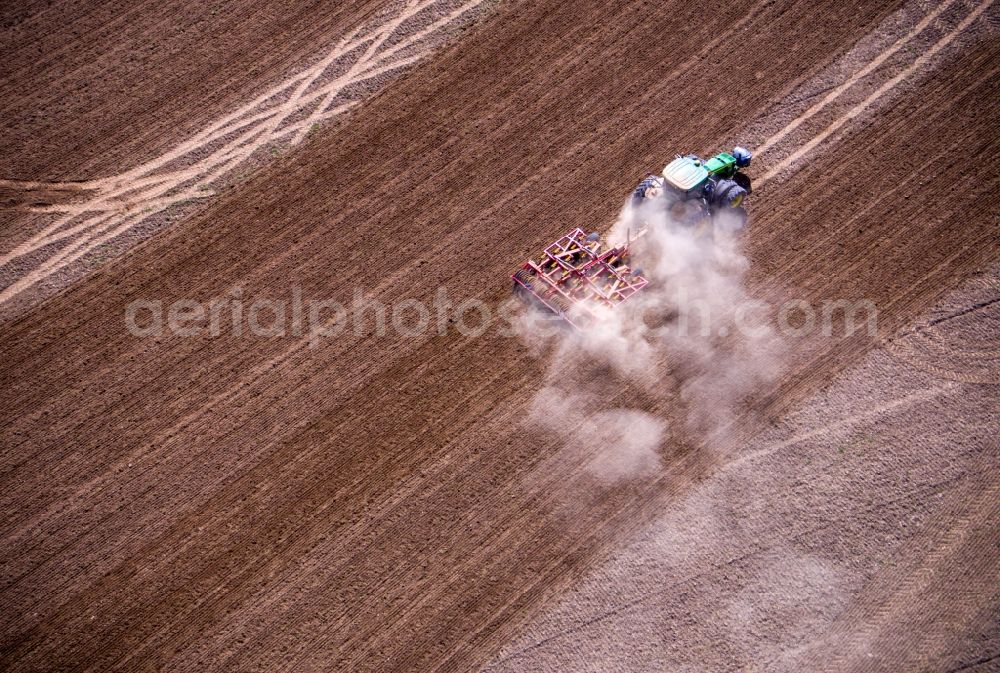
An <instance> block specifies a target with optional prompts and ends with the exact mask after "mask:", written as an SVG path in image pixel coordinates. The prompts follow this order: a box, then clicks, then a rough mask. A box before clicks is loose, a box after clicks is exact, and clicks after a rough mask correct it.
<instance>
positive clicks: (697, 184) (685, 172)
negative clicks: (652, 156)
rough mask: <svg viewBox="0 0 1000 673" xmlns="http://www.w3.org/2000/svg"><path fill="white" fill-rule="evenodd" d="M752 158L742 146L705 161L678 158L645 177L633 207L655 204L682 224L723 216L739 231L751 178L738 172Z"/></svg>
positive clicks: (695, 158) (743, 222) (692, 223)
mask: <svg viewBox="0 0 1000 673" xmlns="http://www.w3.org/2000/svg"><path fill="white" fill-rule="evenodd" d="M752 157H753V155H752V154H751V153H750V151H749V150H746V149H744V148H742V147H737V148H735V149H734V150H733V151H732V153H729V152H719V153H718V154H716V155H715V156H714V157H712V158H711V159H709V160H707V161H703V160H702V159H701V158H699V157H698V156H696V155H694V154H687V155H684V156H678V157H677V158H676V159H674V160H673V161H671V162H670V163H669V164H667V165H666V167H664V169H663V173H662V174H661V175H652V174H651V175H648V176H646V179H644V180H643V181H642V182H641V183H639V186H638V187H636V189H635V191H634V192H633V193H632V205H633V206H640V205H643V204H646V203H650V202H652V203H655V204H657V205H658V206H661V207H663V208H664V209H665V210H666V212H667V213H668V215H669V216H670V218H671V219H672V220H673V221H675V222H678V223H680V224H682V225H686V226H697V225H699V224H701V223H703V222H704V221H706V220H707V219H709V218H713V217H715V216H716V215H719V214H723V215H724V216H725V218H726V219H727V220H728V221H729V222H732V223H734V224H735V226H736V228H742V227H743V226H744V225H745V224H746V219H747V215H746V211H745V210H744V209H743V201H744V199H745V198H746V197H747V196H748V195H749V194H750V178H748V177H747V176H746V174H744V173H742V172H741V170H740V169H742V168H746V167H747V166H749V165H750V159H751V158H752Z"/></svg>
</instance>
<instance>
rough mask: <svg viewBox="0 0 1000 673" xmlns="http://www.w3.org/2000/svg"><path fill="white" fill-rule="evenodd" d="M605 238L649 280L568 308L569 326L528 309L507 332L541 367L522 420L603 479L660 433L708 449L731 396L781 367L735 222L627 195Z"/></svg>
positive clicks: (634, 472)
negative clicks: (693, 218)
mask: <svg viewBox="0 0 1000 673" xmlns="http://www.w3.org/2000/svg"><path fill="white" fill-rule="evenodd" d="M605 239H606V241H607V242H608V244H609V245H619V244H621V243H624V242H626V241H628V242H629V243H630V245H631V250H632V259H631V265H632V266H633V268H641V269H642V274H643V276H645V277H646V278H647V279H648V280H649V281H650V282H649V285H647V286H646V287H645V288H644V289H643V290H642V291H640V292H638V293H637V294H635V295H634V296H632V297H630V298H629V299H628V300H626V301H625V302H623V303H621V304H619V305H618V306H615V307H614V308H608V307H605V306H576V307H574V308H573V309H572V311H571V313H570V314H569V315H570V317H571V318H572V319H573V321H574V323H576V324H577V325H578V326H579V327H580V328H579V329H573V328H572V327H568V326H563V327H554V326H553V320H552V319H551V317H549V316H547V315H546V314H544V313H542V312H541V311H539V310H538V309H529V310H528V311H526V312H525V313H524V314H523V315H522V316H521V317H520V318H519V320H518V321H517V322H516V323H515V325H514V331H515V333H516V334H517V335H518V337H519V338H520V339H521V340H522V341H523V342H524V343H526V344H527V345H528V346H529V347H530V349H531V350H532V352H533V354H535V355H536V356H537V357H539V358H542V359H543V360H544V362H545V367H546V377H545V378H546V380H545V387H544V388H543V389H542V390H540V391H539V392H538V393H537V395H536V396H535V398H534V400H533V401H532V403H531V405H530V408H529V418H528V421H529V423H530V424H532V425H534V426H537V427H539V428H541V429H543V430H546V431H550V432H552V433H554V434H555V435H556V436H558V437H559V438H560V439H561V440H562V441H563V442H564V444H565V446H566V447H567V449H568V450H572V451H580V452H583V456H584V457H585V460H584V463H585V464H586V465H587V467H588V470H589V471H590V472H591V473H592V474H593V475H595V476H596V477H597V478H598V479H599V480H600V481H602V482H610V483H614V482H619V481H621V480H625V479H630V478H641V477H645V476H650V475H653V474H655V473H656V471H657V469H658V468H659V466H660V464H661V459H662V458H661V453H662V449H663V447H664V444H665V443H666V439H667V438H668V431H675V432H679V433H683V434H684V435H685V438H686V439H688V440H693V441H694V442H697V443H699V444H702V445H705V446H707V447H708V448H709V450H711V447H712V445H713V443H716V442H718V441H720V440H721V439H722V438H724V437H725V436H726V431H727V429H728V428H729V427H730V426H731V424H732V422H733V420H734V418H735V416H736V413H737V411H738V410H739V408H740V404H741V402H742V401H743V400H745V399H746V398H747V397H748V396H749V395H751V394H752V393H754V392H755V391H758V390H760V389H761V388H762V387H763V386H766V385H767V384H768V383H771V382H773V381H774V380H775V379H776V378H777V377H778V376H779V375H780V373H781V371H782V368H783V367H782V362H783V354H784V352H785V348H784V343H783V341H782V339H781V337H780V335H779V334H778V333H777V331H776V329H775V328H774V327H773V323H774V321H773V316H772V315H771V314H770V313H771V312H770V311H769V310H768V309H767V306H766V305H765V304H764V303H763V302H760V301H755V300H754V298H753V297H752V296H751V295H750V293H749V292H748V290H747V287H746V283H745V276H746V273H747V271H748V269H749V262H748V261H747V258H746V256H745V255H744V254H743V252H742V249H741V245H742V237H741V232H740V230H739V226H738V224H737V223H735V222H733V221H731V220H728V219H726V218H725V217H724V216H722V215H717V216H716V217H714V218H712V219H710V220H708V221H706V222H705V223H703V224H702V225H700V226H694V227H693V226H689V225H683V224H680V223H678V222H675V221H673V220H672V219H671V218H670V217H669V216H668V214H667V212H666V211H665V210H664V209H663V208H657V207H656V205H655V204H644V205H642V206H639V207H637V208H636V207H632V205H631V204H627V205H626V206H625V207H623V208H622V210H621V212H620V214H619V216H618V218H617V220H616V222H615V223H614V225H613V227H612V228H611V230H610V232H609V233H608V234H607V236H606V237H605ZM668 419H669V423H668ZM678 424H679V426H680V427H678Z"/></svg>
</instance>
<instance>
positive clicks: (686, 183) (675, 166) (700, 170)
mask: <svg viewBox="0 0 1000 673" xmlns="http://www.w3.org/2000/svg"><path fill="white" fill-rule="evenodd" d="M663 178H664V179H665V180H666V181H667V184H669V185H671V186H672V187H674V188H675V189H679V190H681V191H682V192H688V191H691V190H692V189H695V188H696V187H698V186H699V185H701V184H702V183H703V182H705V180H706V179H708V170H707V169H706V168H705V167H704V166H702V165H701V161H698V160H697V159H692V158H690V157H677V158H676V159H674V160H673V161H671V162H670V163H669V164H667V165H666V167H665V168H664V169H663Z"/></svg>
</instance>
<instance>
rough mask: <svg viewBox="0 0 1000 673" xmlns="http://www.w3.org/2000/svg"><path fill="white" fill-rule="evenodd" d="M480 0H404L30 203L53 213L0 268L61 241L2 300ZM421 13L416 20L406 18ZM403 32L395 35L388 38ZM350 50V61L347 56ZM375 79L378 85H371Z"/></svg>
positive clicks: (303, 122) (410, 54)
mask: <svg viewBox="0 0 1000 673" xmlns="http://www.w3.org/2000/svg"><path fill="white" fill-rule="evenodd" d="M483 2H484V0H471V1H469V2H465V3H463V4H459V5H458V6H457V7H455V8H451V7H449V5H450V4H453V3H450V2H439V1H438V0H408V2H406V3H405V4H404V5H402V6H401V7H400V8H399V10H398V13H396V14H395V15H393V14H391V13H390V14H388V15H385V16H382V17H380V20H381V23H378V22H373V23H371V24H367V25H364V24H363V25H359V26H357V27H355V28H353V29H352V30H351V31H349V32H348V33H347V34H346V35H345V36H344V37H343V38H341V39H340V40H338V41H337V42H336V43H335V45H334V46H333V48H332V50H330V51H329V52H328V53H326V54H325V55H323V56H322V58H321V59H320V60H319V62H318V63H316V64H315V65H312V66H310V67H308V68H306V69H304V70H302V71H301V72H298V73H295V74H294V75H292V76H291V77H289V78H288V79H286V80H284V81H283V82H281V83H279V84H278V85H276V86H273V87H272V88H270V89H268V90H267V91H266V92H265V93H263V94H261V95H260V96H258V97H257V98H255V99H253V100H252V101H250V102H249V103H247V104H245V105H243V106H242V107H240V108H239V109H237V110H235V111H233V112H230V113H228V114H226V115H225V116H223V117H222V118H221V119H219V120H217V121H215V122H213V123H211V124H209V125H208V127H207V128H205V129H204V130H203V131H201V132H199V133H197V134H196V135H195V136H194V137H192V138H191V139H189V140H187V141H185V142H182V143H180V144H178V145H176V146H175V147H173V148H172V149H170V150H169V151H168V152H166V153H164V154H162V155H160V156H158V157H156V158H154V159H151V160H149V161H146V162H144V163H143V164H141V165H139V166H137V167H135V168H132V169H129V170H127V171H125V172H123V173H121V174H118V175H114V176H110V177H105V178H100V179H94V180H86V181H81V182H79V183H75V184H74V185H73V186H72V187H73V189H74V190H75V191H78V192H84V193H86V194H85V198H83V199H75V200H71V201H68V202H63V203H57V204H54V205H41V206H29V207H28V208H27V210H29V211H31V212H39V213H57V214H58V215H59V217H57V218H56V219H55V221H53V222H52V223H51V224H48V225H47V226H45V227H44V228H42V229H41V231H39V232H38V233H36V234H35V235H33V236H31V237H30V238H29V239H28V240H26V241H24V242H23V243H20V244H19V245H17V246H15V247H14V248H13V249H11V250H10V251H9V252H7V253H5V254H3V255H2V256H0V268H2V267H4V266H7V265H10V264H11V263H13V262H16V261H19V260H22V259H24V258H25V257H28V256H33V258H38V256H39V255H38V254H36V253H39V251H42V250H44V249H52V248H51V247H52V246H53V245H55V244H59V243H60V242H64V243H63V244H62V246H61V247H59V248H57V249H54V250H52V252H51V254H50V255H49V256H48V257H44V258H43V259H42V260H41V262H40V263H36V264H33V265H30V266H28V267H27V269H26V271H25V272H24V273H23V274H21V275H20V276H17V277H15V278H14V280H13V281H12V282H11V283H10V284H8V285H7V286H6V287H4V288H3V289H2V290H0V304H2V303H4V302H8V301H9V300H11V299H12V298H14V297H15V296H17V295H18V294H20V293H21V292H23V291H25V290H26V289H28V288H30V287H32V286H34V285H36V284H37V283H39V282H42V281H45V280H47V279H49V278H50V277H52V276H53V274H56V273H58V272H59V271H60V270H62V269H64V268H65V267H66V266H68V265H70V264H73V263H74V262H76V261H77V260H80V259H81V258H83V257H84V256H86V255H88V254H91V253H92V252H94V251H95V250H96V249H97V248H99V247H100V246H102V245H104V244H105V243H108V242H109V241H112V240H114V239H116V238H118V237H119V236H122V235H123V234H125V233H127V232H128V231H129V230H131V229H132V228H134V227H137V226H140V225H142V224H143V223H144V222H145V221H147V220H149V219H150V218H153V217H155V216H156V215H158V214H159V213H160V212H162V211H164V210H166V209H168V208H170V207H172V206H177V205H180V204H184V203H188V202H190V201H192V200H197V199H204V198H208V197H210V196H214V194H215V192H214V190H213V189H211V188H210V187H209V185H211V184H213V183H215V182H216V181H218V180H220V179H223V178H224V177H226V176H227V175H229V174H230V173H231V172H232V171H234V170H236V169H238V168H239V167H240V166H241V165H242V164H243V163H244V162H246V161H247V160H248V159H249V158H250V157H251V156H252V155H254V154H255V153H258V152H259V151H260V150H261V149H263V148H265V147H268V146H272V145H274V144H275V143H279V142H286V143H287V144H290V145H293V146H294V145H297V144H299V143H300V142H301V141H302V140H303V139H304V138H305V136H306V133H307V132H309V131H310V130H311V129H313V128H315V125H316V124H318V123H319V122H322V121H327V120H329V119H331V118H333V117H336V116H337V115H340V114H343V113H344V112H347V111H348V110H350V109H351V108H352V107H354V106H355V105H357V104H358V103H359V102H360V99H359V98H358V95H359V94H358V91H359V89H360V95H362V96H363V95H365V94H368V93H370V91H368V90H366V89H361V87H362V85H365V86H367V87H369V88H375V89H377V88H378V86H379V84H378V83H377V80H378V78H383V79H384V77H385V76H386V75H387V74H389V73H392V72H394V71H399V70H401V69H403V68H407V67H409V66H412V65H413V64H414V63H416V62H417V61H419V60H422V59H423V58H425V57H426V56H427V55H428V54H429V53H430V52H431V51H432V50H433V49H434V48H435V47H437V46H439V44H438V43H439V42H440V40H439V39H435V38H436V37H438V36H439V34H440V33H441V31H443V30H446V29H448V28H449V27H451V26H452V25H454V24H455V23H456V22H461V21H462V20H463V18H464V17H466V16H467V15H469V14H471V13H473V12H475V11H477V10H479V9H480V7H481V5H482V4H483ZM426 15H429V16H430V18H431V19H433V20H431V21H428V20H426V19H425V20H423V21H422V23H417V25H416V27H415V28H407V25H408V24H411V23H413V22H414V21H415V20H417V21H419V20H420V19H421V17H423V16H426ZM397 33H401V37H400V39H398V40H393V41H391V42H390V39H391V38H393V36H394V35H396V34H397ZM352 54H354V55H355V56H354V61H353V62H350V61H349V60H348V59H349V57H351V55H352ZM372 82H376V84H374V85H373V84H371V83H372ZM67 186H68V185H67V184H66V183H59V182H56V183H44V182H37V181H25V182H19V181H11V180H0V189H3V190H6V191H13V192H17V191H24V190H31V191H32V192H34V191H37V190H43V191H59V190H61V189H62V190H64V189H65V188H66V187H67Z"/></svg>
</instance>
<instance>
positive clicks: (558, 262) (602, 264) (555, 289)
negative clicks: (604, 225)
mask: <svg viewBox="0 0 1000 673" xmlns="http://www.w3.org/2000/svg"><path fill="white" fill-rule="evenodd" d="M601 247H602V246H601V242H600V239H599V236H598V235H597V234H591V235H589V236H587V235H586V234H585V233H584V232H583V230H582V229H579V228H577V229H574V230H573V231H571V232H569V233H568V234H566V235H565V236H563V237H562V238H560V239H559V240H558V241H556V242H555V243H552V244H551V245H549V246H548V247H547V248H545V251H544V252H543V253H542V256H541V259H540V260H539V261H537V262H536V261H535V260H533V259H529V260H528V261H527V262H525V263H524V265H523V266H522V267H521V268H520V269H518V271H517V273H515V274H514V275H513V279H514V289H515V291H519V292H521V293H526V294H527V295H529V296H530V297H533V298H534V299H536V300H537V301H538V302H539V303H541V305H542V306H544V307H545V308H547V309H548V310H550V311H552V312H553V313H556V314H558V315H560V316H561V317H563V318H564V319H565V320H566V321H567V322H569V323H570V324H571V325H573V326H574V327H577V326H579V325H577V324H576V323H574V321H573V320H574V319H579V318H578V316H583V315H586V314H585V313H583V312H582V311H578V310H572V311H571V309H573V308H574V307H577V306H580V307H582V309H584V310H585V311H587V312H590V311H592V308H593V307H597V306H602V305H604V306H615V305H617V304H620V303H621V302H623V301H625V300H626V299H628V298H629V297H631V296H632V295H633V294H635V293H636V292H638V291H639V290H640V289H642V288H643V287H645V286H646V284H647V283H649V281H648V280H646V279H645V278H643V277H642V272H641V271H640V270H638V269H632V268H630V267H629V263H628V262H629V258H628V255H629V246H628V245H627V244H626V245H623V246H619V247H617V248H610V249H609V250H606V251H603V252H602V251H601ZM570 313H572V315H573V319H571V318H570V315H569V314H570Z"/></svg>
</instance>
